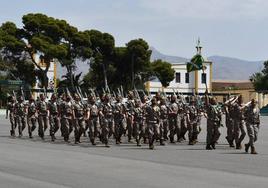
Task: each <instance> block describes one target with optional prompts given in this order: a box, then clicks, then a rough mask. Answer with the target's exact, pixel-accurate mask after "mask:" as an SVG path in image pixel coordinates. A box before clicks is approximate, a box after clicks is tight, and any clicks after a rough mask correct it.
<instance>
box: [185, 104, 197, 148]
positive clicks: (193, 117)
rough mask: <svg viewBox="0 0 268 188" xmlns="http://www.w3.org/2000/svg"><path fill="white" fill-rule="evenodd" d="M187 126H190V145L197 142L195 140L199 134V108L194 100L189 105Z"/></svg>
mask: <svg viewBox="0 0 268 188" xmlns="http://www.w3.org/2000/svg"><path fill="white" fill-rule="evenodd" d="M187 117H188V118H187V119H188V120H187V128H188V138H189V145H193V144H195V140H196V139H197V135H198V133H199V130H198V125H197V123H198V112H197V108H196V106H195V104H194V101H191V104H190V105H189V106H188V107H187Z"/></svg>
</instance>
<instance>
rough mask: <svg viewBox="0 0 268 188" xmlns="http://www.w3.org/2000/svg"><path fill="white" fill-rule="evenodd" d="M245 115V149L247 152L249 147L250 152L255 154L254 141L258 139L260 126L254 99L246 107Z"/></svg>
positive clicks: (258, 113) (258, 112)
mask: <svg viewBox="0 0 268 188" xmlns="http://www.w3.org/2000/svg"><path fill="white" fill-rule="evenodd" d="M253 103H254V104H253ZM245 117H246V118H245V120H246V127H247V132H248V137H249V142H248V144H245V150H246V152H248V149H249V147H251V154H257V152H256V150H255V146H254V142H256V141H257V139H258V132H259V126H260V110H259V108H258V107H257V106H256V103H255V101H254V100H252V102H251V104H250V106H248V107H247V108H246V111H245Z"/></svg>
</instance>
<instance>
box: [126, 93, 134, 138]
mask: <svg viewBox="0 0 268 188" xmlns="http://www.w3.org/2000/svg"><path fill="white" fill-rule="evenodd" d="M134 106H135V101H134V95H133V92H131V91H130V92H129V94H128V101H127V132H128V142H131V138H132V134H133V119H134V116H133V115H134V114H133V109H134Z"/></svg>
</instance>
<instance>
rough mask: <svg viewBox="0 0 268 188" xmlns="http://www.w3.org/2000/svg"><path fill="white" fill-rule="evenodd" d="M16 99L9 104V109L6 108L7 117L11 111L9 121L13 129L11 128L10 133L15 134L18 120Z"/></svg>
mask: <svg viewBox="0 0 268 188" xmlns="http://www.w3.org/2000/svg"><path fill="white" fill-rule="evenodd" d="M15 105H16V103H15V101H14V98H12V100H11V101H10V102H8V104H7V110H6V119H7V118H8V113H9V121H10V124H11V130H10V135H11V136H15V130H16V127H17V122H16V118H15Z"/></svg>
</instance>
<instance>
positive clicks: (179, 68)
mask: <svg viewBox="0 0 268 188" xmlns="http://www.w3.org/2000/svg"><path fill="white" fill-rule="evenodd" d="M205 66H206V67H207V69H206V70H205V71H204V73H206V76H207V86H208V89H210V88H211V76H210V68H211V63H205ZM172 68H174V69H175V71H176V73H178V72H180V74H181V82H180V83H176V82H175V81H176V76H175V79H174V80H173V81H172V82H170V85H169V87H167V88H165V92H173V89H175V90H176V91H177V90H179V92H181V93H192V92H194V89H195V72H190V73H189V83H185V73H187V68H186V64H185V63H181V64H173V65H172ZM202 73H203V71H202V70H200V71H198V93H204V92H205V91H206V84H202V79H201V76H202ZM149 86H150V92H158V91H159V90H160V91H161V89H162V85H161V83H160V82H150V83H149Z"/></svg>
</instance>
